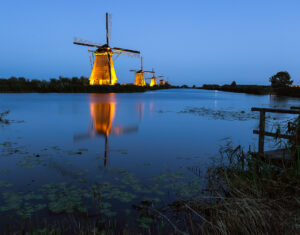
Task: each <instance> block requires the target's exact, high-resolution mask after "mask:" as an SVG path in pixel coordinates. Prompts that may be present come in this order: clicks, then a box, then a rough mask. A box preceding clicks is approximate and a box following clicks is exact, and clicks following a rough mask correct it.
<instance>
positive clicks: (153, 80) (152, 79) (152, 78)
mask: <svg viewBox="0 0 300 235" xmlns="http://www.w3.org/2000/svg"><path fill="white" fill-rule="evenodd" d="M163 77H164V76H162V75H160V76H155V72H154V69H152V77H151V78H146V79H151V82H150V86H157V82H156V79H159V78H163Z"/></svg>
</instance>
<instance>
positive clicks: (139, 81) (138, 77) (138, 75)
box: [129, 56, 153, 86]
mask: <svg viewBox="0 0 300 235" xmlns="http://www.w3.org/2000/svg"><path fill="white" fill-rule="evenodd" d="M129 71H130V72H135V81H134V85H136V86H146V82H145V78H144V74H151V73H153V72H152V71H144V66H143V57H142V56H141V69H140V70H136V69H131V70H129Z"/></svg>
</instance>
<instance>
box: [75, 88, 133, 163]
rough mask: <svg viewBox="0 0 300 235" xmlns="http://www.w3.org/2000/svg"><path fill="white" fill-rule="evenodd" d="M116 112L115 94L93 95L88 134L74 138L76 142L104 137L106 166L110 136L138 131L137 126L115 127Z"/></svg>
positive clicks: (91, 97)
mask: <svg viewBox="0 0 300 235" xmlns="http://www.w3.org/2000/svg"><path fill="white" fill-rule="evenodd" d="M115 112H116V99H115V94H114V93H111V94H107V95H105V96H103V95H102V96H98V95H91V96H90V115H91V118H92V122H91V124H90V125H89V128H88V131H87V133H86V134H80V135H75V136H74V141H78V140H82V139H88V138H94V137H104V138H105V144H104V166H106V165H107V161H108V140H109V136H110V135H123V134H127V133H131V132H136V131H137V130H138V127H137V126H129V127H120V126H118V125H113V121H114V117H115Z"/></svg>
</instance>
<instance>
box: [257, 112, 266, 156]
mask: <svg viewBox="0 0 300 235" xmlns="http://www.w3.org/2000/svg"><path fill="white" fill-rule="evenodd" d="M259 113H260V115H259V139H258V153H259V154H260V155H263V154H264V145H265V136H264V133H265V119H266V113H265V111H260V112H259Z"/></svg>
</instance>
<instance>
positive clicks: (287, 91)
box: [200, 83, 300, 97]
mask: <svg viewBox="0 0 300 235" xmlns="http://www.w3.org/2000/svg"><path fill="white" fill-rule="evenodd" d="M200 89H205V90H218V91H229V92H238V93H248V94H255V95H267V94H275V95H282V96H290V97H300V87H283V88H272V87H271V86H260V85H237V84H236V83H232V84H231V85H222V86H220V85H217V84H204V85H203V86H202V87H201V88H200Z"/></svg>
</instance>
